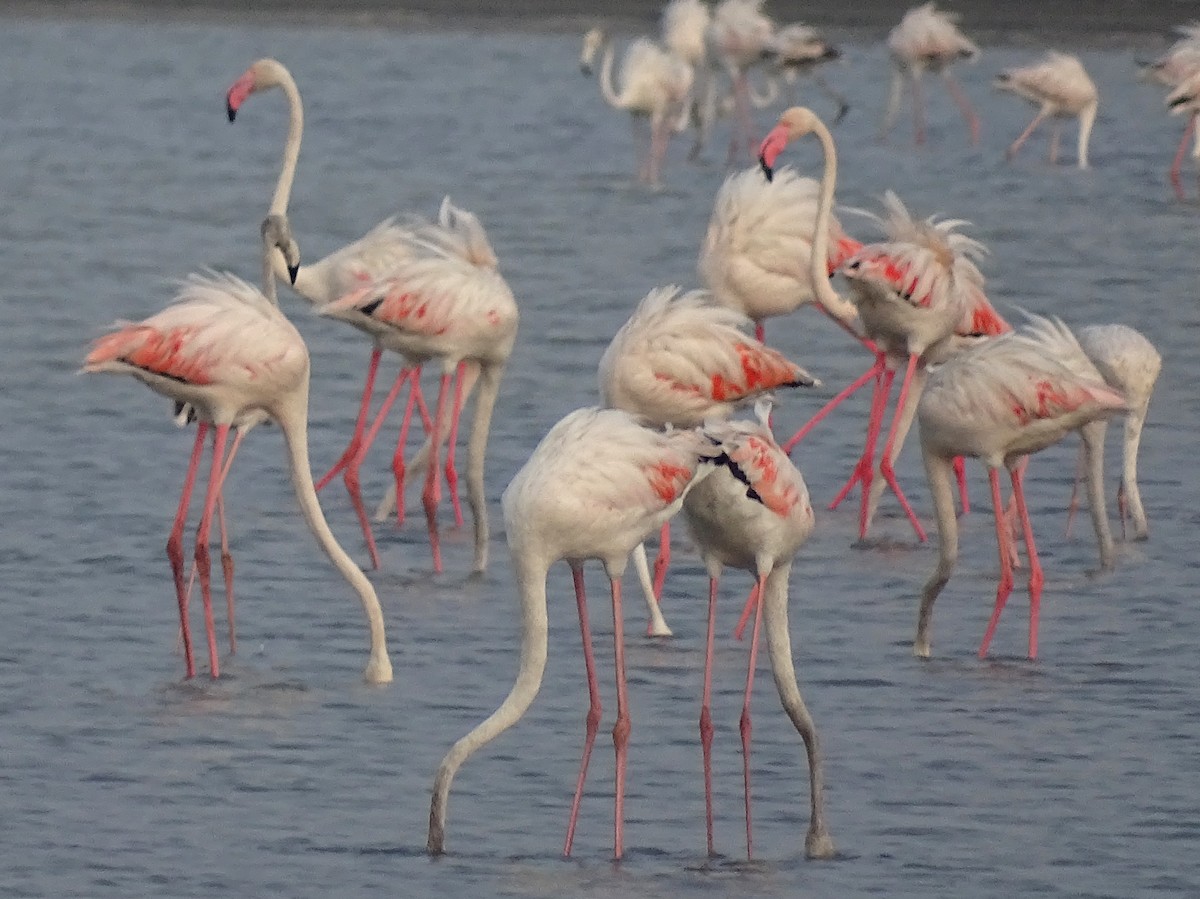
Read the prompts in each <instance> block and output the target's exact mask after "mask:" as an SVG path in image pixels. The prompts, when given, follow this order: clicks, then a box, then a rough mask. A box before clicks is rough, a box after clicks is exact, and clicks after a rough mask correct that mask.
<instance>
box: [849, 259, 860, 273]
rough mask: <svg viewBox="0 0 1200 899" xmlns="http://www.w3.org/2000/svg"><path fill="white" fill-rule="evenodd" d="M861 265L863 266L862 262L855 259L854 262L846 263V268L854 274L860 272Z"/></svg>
mask: <svg viewBox="0 0 1200 899" xmlns="http://www.w3.org/2000/svg"><path fill="white" fill-rule="evenodd" d="M861 265H862V262H860V261H859V260H857V259H854V260H852V261H850V262H847V263H846V268H848V269H850V271H852V272H854V271H858V268H859V266H861Z"/></svg>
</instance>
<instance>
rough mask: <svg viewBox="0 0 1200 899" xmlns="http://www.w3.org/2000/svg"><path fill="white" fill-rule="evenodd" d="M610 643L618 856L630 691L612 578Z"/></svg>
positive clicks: (622, 628) (622, 825) (616, 586)
mask: <svg viewBox="0 0 1200 899" xmlns="http://www.w3.org/2000/svg"><path fill="white" fill-rule="evenodd" d="M612 607H613V646H614V652H615V656H616V668H617V723H616V724H614V725H613V748H614V749H616V754H617V762H616V778H615V779H616V793H617V798H616V803H615V806H614V809H613V856H614V857H615V858H618V859H619V858H620V857H621V854H622V852H623V851H624V847H625V768H626V764H627V763H628V750H629V731H630V730H631V727H632V726H631V724H630V720H629V693H628V691H627V690H626V687H625V625H624V617H623V616H622V614H621V582H620V581H619V580H616V579H613V581H612Z"/></svg>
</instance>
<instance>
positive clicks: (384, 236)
mask: <svg viewBox="0 0 1200 899" xmlns="http://www.w3.org/2000/svg"><path fill="white" fill-rule="evenodd" d="M271 88H279V89H280V90H281V91H282V93H283V94H284V96H285V98H286V100H287V105H288V132H287V139H286V141H285V143H284V150H283V161H282V163H281V166H280V172H279V178H278V180H277V182H276V185H275V190H274V193H273V196H272V200H271V207H270V208H271V210H272V211H273V212H276V213H286V211H287V208H288V205H289V202H290V198H291V190H292V183H293V181H294V180H295V173H296V163H297V160H298V159H299V155H300V143H301V139H302V137H303V133H304V107H303V102H302V100H301V97H300V91H299V88H298V87H297V85H296V81H295V79H294V78H293V77H292V74H291V72H289V71H288V69H287V67H286V66H284V65H283V64H282V63H280V62H278V61H277V60H274V59H270V58H264V59H260V60H258V61H257V62H255V63H254V64H252V65H251V66H250V67H249V68H248V69H247V70H246V71H245V72H244V73H243V74H242V75H241V76H239V77H238V79H237V80H236V81H235V82H234V83H233V85H232V86H231V87H230V89H229V91H228V92H227V94H226V110H227V112H228V115H229V120H230V121H231V122H232V121H235V120H236V118H237V113H238V112H239V110H240V109H241V107H242V105H243V104H244V103H245V102H246V100H247V99H248V98H249V97H250V96H252V95H253V94H255V93H258V92H259V91H264V90H269V89H271ZM430 245H433V246H435V247H437V248H438V249H437V250H435V251H433V252H432V255H436V254H437V253H442V252H445V251H446V250H447V249H451V248H453V249H454V250H455V251H456V252H457V253H458V254H459V256H460V257H461V258H462V259H464V260H465V261H468V262H470V263H472V264H474V265H476V266H478V267H479V268H481V269H486V270H494V269H495V267H496V255H495V253H494V251H493V250H492V247H491V244H490V243H489V242H488V240H487V235H486V233H484V231H483V228H482V226H481V225H480V224H479V222H478V220H477V219H476V218H475V217H474V216H473V215H471V214H470V213H469V212H466V211H465V210H461V209H457V208H455V207H454V206H453V205H452V204H451V203H450V200H449V197H447V198H446V199H445V200H444V201H443V203H442V207H441V210H440V211H439V215H438V222H437V225H436V226H434V225H432V224H431V223H428V222H425V221H424V220H423V219H420V218H418V217H416V216H410V217H409V219H408V221H407V222H406V224H404V225H401V224H398V223H397V221H396V219H395V218H388V219H385V220H384V221H382V222H380V223H379V224H378V225H376V226H375V227H374V228H372V229H371V230H370V231H369V232H367V234H366V235H364V236H363V237H361V238H359V239H358V240H356V241H354V242H353V243H350V244H348V245H347V246H345V247H342V248H341V249H339V250H335V251H334V252H332V253H330V254H329V255H328V256H326V257H325V258H324V259H321V260H320V261H318V262H315V263H313V264H312V265H306V266H305V267H304V269H302V270H301V271H300V272H299V274H298V275H297V278H296V283H295V284H294V285H293V287H294V289H295V290H296V292H297V293H299V294H300V295H301V296H302V297H304V298H305V299H307V300H308V301H309V302H310V303H312V304H313V305H314V306H318V307H320V306H324V305H326V304H328V303H331V302H333V301H334V300H336V299H338V298H339V297H342V296H344V295H346V294H347V293H349V292H351V291H353V290H355V289H358V288H361V287H363V286H364V285H368V284H371V283H373V282H374V281H376V280H377V279H379V278H382V277H385V276H387V275H389V274H390V273H391V272H392V271H393V270H394V269H395V268H396V267H398V266H400V265H402V264H404V263H406V262H409V261H411V260H413V259H415V258H420V257H423V256H429V255H431V251H430V249H429V247H430ZM271 259H272V263H273V265H274V267H275V271H276V273H277V275H278V276H280V277H282V270H281V259H280V257H279V255H278V254H277V253H272V257H271ZM383 350H384V347H383V346H382V345H380V343H379V342H378V341H374V345H373V347H372V350H371V358H370V362H369V363H368V366H367V376H366V381H365V384H364V386H363V392H362V399H361V401H360V404H359V409H358V414H357V416H356V418H355V424H354V432H353V435H352V436H351V439H350V443H349V445H348V446H347V447H346V449H345V451H344V452H343V453H342V455H341V456H340V457H339V458H338V460H337V461H336V462H335V463H334V465H333V467H332V468H330V469H329V471H327V472H326V473H325V475H324V476H322V477H321V478H320V479H319V480H318V481H317V490H318V491H320V490H321V489H323V488H324V487H325V485H327V484H328V483H329V482H330V481H331V480H332V479H333V477H334V476H335V475H337V474H338V473H339V472H342V471H344V472H345V474H344V478H343V479H344V481H345V483H346V488H347V490H348V491H349V494H350V498H351V502H352V503H353V505H354V509H355V513H356V514H357V516H358V519H359V523H360V525H361V526H362V529H363V532H364V534H365V536H366V541H367V547H368V551H369V553H370V556H371V564H372V566H373V567H375V568H378V567H379V554H378V551H377V549H376V546H375V541H374V537H373V535H372V534H371V528H370V523H369V521H368V518H367V513H366V509H365V508H364V506H363V504H362V498H361V488H360V486H359V485H360V477H359V469H360V467H361V465H362V460H363V457H364V456H365V453H366V447H365V446H364V434H365V430H366V424H367V413H368V411H369V408H370V402H371V395H372V393H373V391H374V387H375V378H376V375H377V372H378V369H379V362H380V359H381V358H382V355H383ZM413 372H414V365H413V364H412V362H411V360H405V365H404V366H403V367H402V369H401V371H400V373H399V375H398V376H397V379H396V385H395V386H394V387H393V389H395V390H399V389H400V388H401V387H402V386H403V384H404V383H406V382H408V381H409V380H410V379H411V381H412V384H413V391H414V397H415V408H416V409H417V410H418V411H419V412H420V414H421V417H422V421H423V422H424V424H425V429H426V431H427V432H428V431H430V430H431V429H432V424H431V422H430V420H429V412H428V410H427V408H426V406H425V401H424V398H423V397H422V396H421V391H420V381H419V378H418V377H417V376H416V375H415V374H414V373H413ZM458 379H459V385H462V390H463V392H464V394H469V393H470V389H471V386H472V385H473V384H474V375H473V374H472V373H468V372H466V371H465V368H464V369H463V370H460V371H459V372H458ZM411 409H412V407H411V406H410V410H409V414H408V416H407V417H406V419H405V421H404V423H403V424H402V426H401V433H402V434H407V433H408V422H409V418H411ZM450 430H451V432H452V433H453V434H457V432H458V419H457V418H455V419H454V420H453V421H452V422H451V424H450ZM368 445H369V444H368ZM427 446H428V441H427ZM403 451H404V446H403V445H400V446H398V447H397V451H396V454H395V456H394V458H393V469H394V471H395V477H396V480H397V482H400V481H402V479H403V476H404V463H403ZM424 453H427V450H425V451H423V453H422V454H421V455H420V457H421V458H424ZM415 467H417V466H416V464H414V468H415ZM446 479H447V482H448V483H449V485H450V497H451V502H452V504H453V507H454V516H455V520H456V523H457V524H458V525H460V526H461V524H462V512H461V509H460V507H459V501H458V492H457V484H458V472H457V469H456V467H455V464H454V443H453V441H451V449H450V452H449V455H448V457H447V463H446Z"/></svg>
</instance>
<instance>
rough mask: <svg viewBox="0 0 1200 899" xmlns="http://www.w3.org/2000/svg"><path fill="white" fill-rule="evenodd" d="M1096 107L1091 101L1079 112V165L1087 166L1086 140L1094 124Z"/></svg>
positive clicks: (1089, 136) (1083, 167)
mask: <svg viewBox="0 0 1200 899" xmlns="http://www.w3.org/2000/svg"><path fill="white" fill-rule="evenodd" d="M1096 107H1097V104H1096V103H1093V104H1091V105H1090V106H1088V107H1087V108H1086V109H1084V111H1083V112H1081V113H1080V114H1079V151H1078V153H1079V167H1080V168H1081V169H1086V168H1087V167H1088V141H1089V139H1090V138H1091V135H1092V126H1093V125H1094V124H1096Z"/></svg>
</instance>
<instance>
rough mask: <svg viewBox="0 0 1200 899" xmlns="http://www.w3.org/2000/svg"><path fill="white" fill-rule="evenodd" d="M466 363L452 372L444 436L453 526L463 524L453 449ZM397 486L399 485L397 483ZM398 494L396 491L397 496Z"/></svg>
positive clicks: (456, 434) (459, 416)
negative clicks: (451, 402) (451, 395)
mask: <svg viewBox="0 0 1200 899" xmlns="http://www.w3.org/2000/svg"><path fill="white" fill-rule="evenodd" d="M466 371H467V363H466V362H460V363H458V369H457V370H456V371H455V372H454V409H453V410H452V411H451V413H450V434H449V436H448V437H447V438H446V489H447V492H448V493H449V494H450V505H451V507H452V508H453V509H454V526H455V527H456V528H461V527H462V526H463V514H462V503H461V502H459V499H458V469H457V468H456V467H455V465H454V450H455V448H456V447H457V445H458V421H459V419H460V418H461V417H462V407H463V382H464V381H465V380H466ZM397 487H399V485H398V484H397ZM398 495H399V494H398V493H397V496H398Z"/></svg>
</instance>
